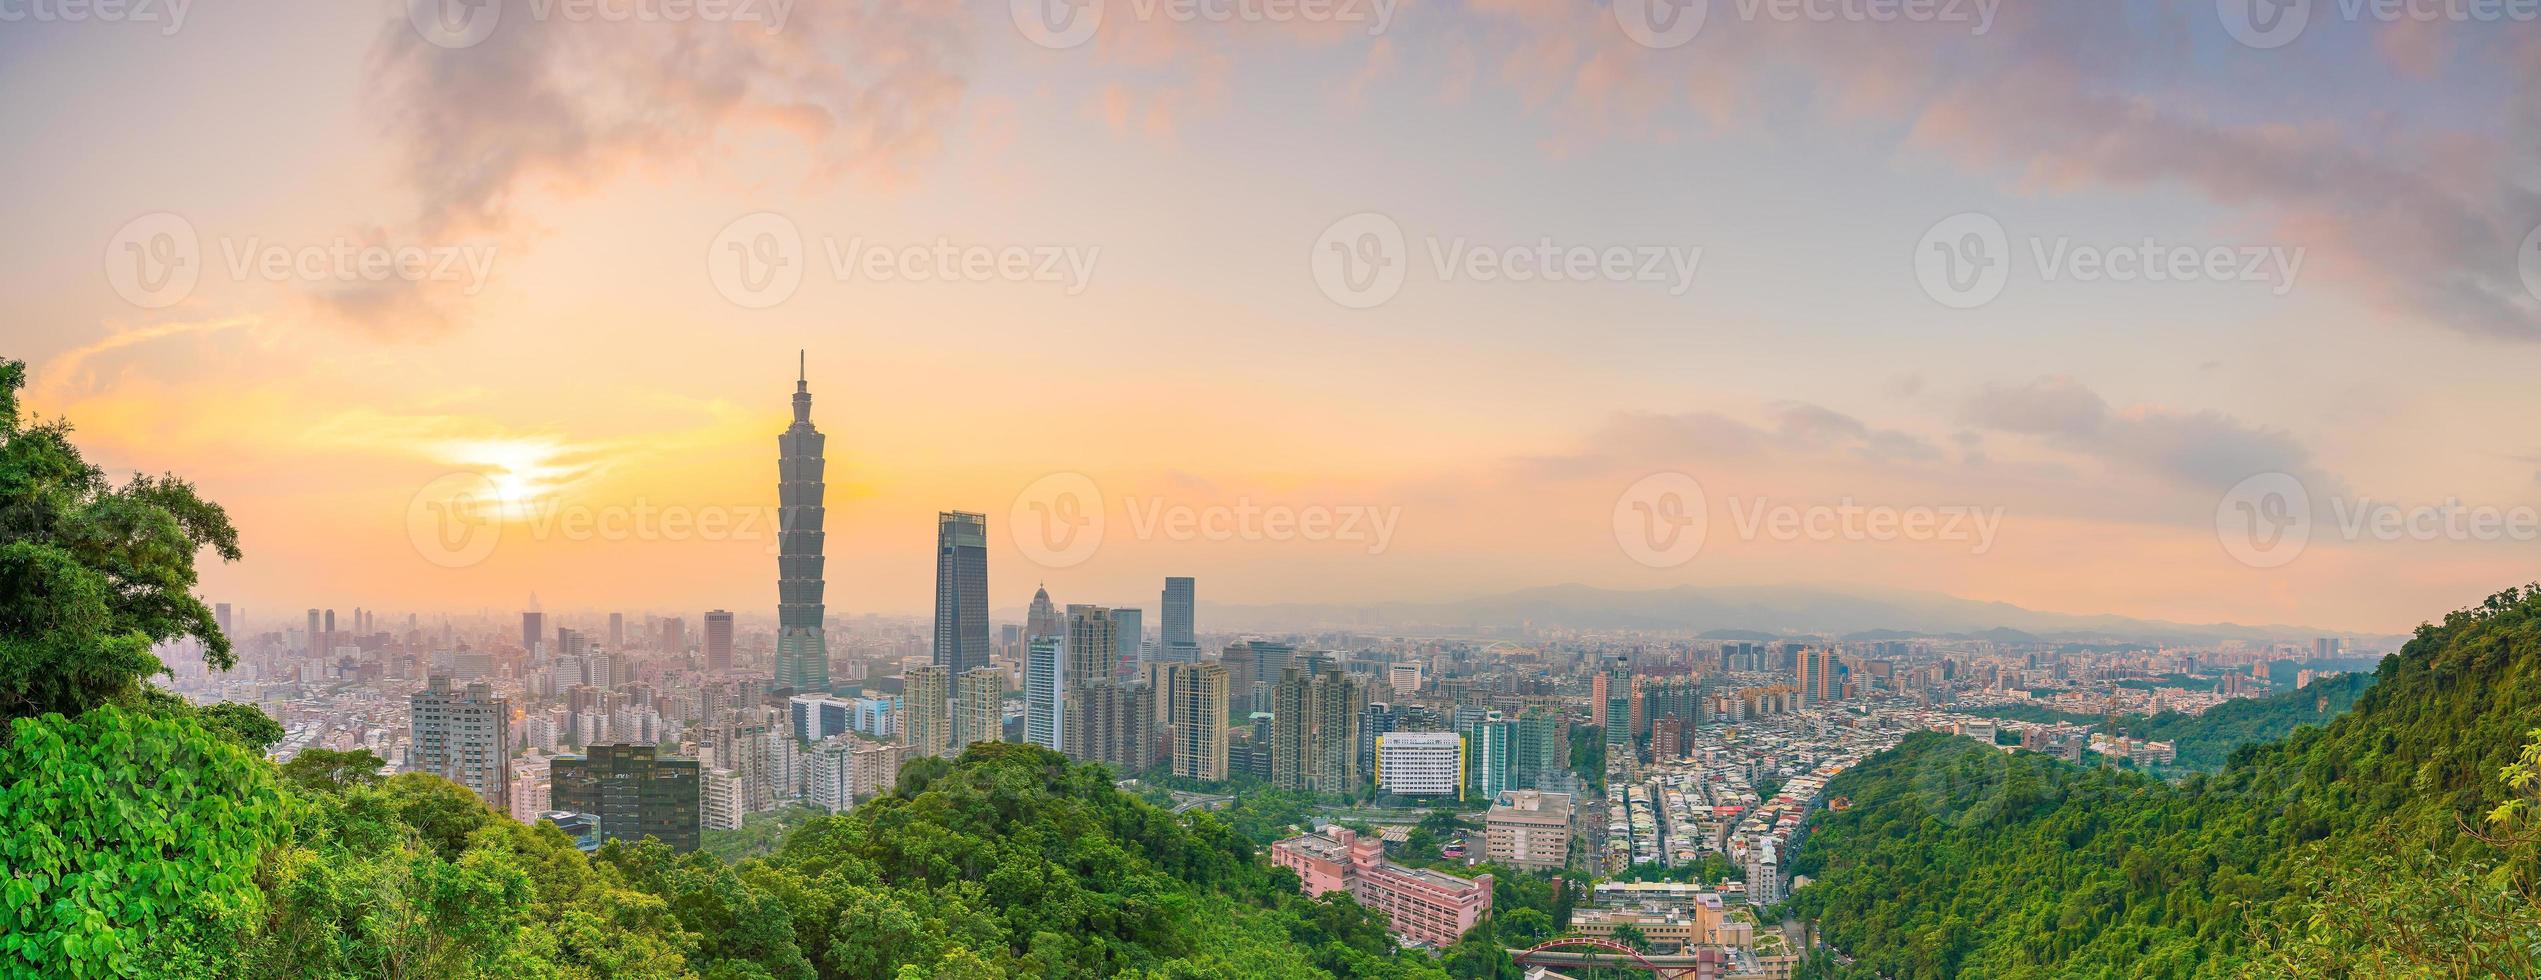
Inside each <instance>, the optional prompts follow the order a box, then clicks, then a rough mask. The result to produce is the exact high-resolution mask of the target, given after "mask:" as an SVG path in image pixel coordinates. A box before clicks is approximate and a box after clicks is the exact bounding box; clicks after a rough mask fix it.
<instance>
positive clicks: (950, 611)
mask: <svg viewBox="0 0 2541 980" xmlns="http://www.w3.org/2000/svg"><path fill="white" fill-rule="evenodd" d="M935 664H936V666H939V667H947V668H951V669H952V671H953V676H955V677H960V676H962V675H963V674H965V673H967V672H970V671H973V670H978V669H979V668H982V667H986V666H988V518H987V517H986V516H984V515H980V514H965V513H961V512H959V511H947V512H944V513H940V514H937V515H935Z"/></svg>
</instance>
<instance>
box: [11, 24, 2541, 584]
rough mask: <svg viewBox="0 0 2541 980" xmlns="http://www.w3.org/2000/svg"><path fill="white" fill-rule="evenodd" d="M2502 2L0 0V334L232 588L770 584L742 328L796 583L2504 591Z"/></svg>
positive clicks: (2516, 36)
mask: <svg viewBox="0 0 2541 980" xmlns="http://www.w3.org/2000/svg"><path fill="white" fill-rule="evenodd" d="M109 11H111V12H109ZM2535 13H2536V12H2535V11H2526V10H2523V9H2522V8H2521V7H2519V6H2516V5H2513V4H2503V5H2480V4H2473V3H2455V4H2445V3H2439V2H2434V0H2426V2H2419V3H2415V4H2412V5H2406V6H2401V7H2386V6H2371V5H2358V4H2354V3H2339V2H2335V0H2311V2H2304V0H2285V2H2279V0H2214V2H2187V0H2182V2H2178V3H2130V4H2098V3H2027V4H2024V3H2018V2H2013V0H2003V2H2000V3H1991V2H1979V0H1936V2H1932V3H1922V2H1916V3H1905V2H1895V3H1891V2H1884V0H1809V2H1799V0H1783V2H1773V0H1710V2H1708V3H1705V2H1701V0H1611V2H1610V3H1583V2H1560V3H1554V2H1527V0H1464V2H1448V0H1399V2H1391V0H1386V2H1380V0H1330V2H1326V0H1312V2H1305V0H1300V2H1287V0H1208V2H1205V3H1203V2H1196V0H1195V2H1181V3H1177V2H1172V0H1048V2H1046V3H1045V2H1042V0H1015V2H1012V3H992V2H967V3H928V2H920V0H859V2H853V3H829V2H820V0H793V2H785V0H730V2H724V0H695V2H689V0H607V2H605V3H593V2H581V0H446V2H445V0H415V2H414V3H412V4H409V3H408V2H407V0H384V2H379V3H372V2H366V0H356V2H352V3H340V4H322V5H310V4H285V3H279V2H267V0H249V2H241V3H233V4H223V5H218V6H215V5H210V4H204V5H200V6H195V5H192V4H190V3H183V4H180V3H178V2H177V0H150V2H147V3H138V4H135V5H132V6H111V5H110V6H109V7H106V8H99V7H83V6H77V5H63V4H58V3H54V2H52V0H45V2H41V3H39V2H35V0H0V129H5V130H6V131H7V132H9V133H11V134H13V138H12V140H11V141H10V143H11V145H10V148H9V150H8V151H7V152H6V153H5V154H0V180H5V181H6V182H7V183H8V184H9V185H10V186H11V187H12V188H14V190H15V192H14V193H11V194H8V195H5V196H0V222H5V225H6V227H7V228H8V229H9V233H8V234H6V235H0V287H5V288H6V289H7V291H8V294H9V295H10V296H11V297H12V300H13V301H12V303H11V304H10V307H11V308H10V310H9V312H8V313H7V314H5V319H0V353H4V354H5V355H6V356H9V357H15V358H21V359H23V360H25V361H26V362H27V363H28V365H29V369H30V374H31V377H32V380H31V382H30V391H29V394H28V396H27V402H28V405H29V407H30V409H31V410H32V411H34V412H36V413H39V414H41V415H44V416H46V417H55V416H58V417H64V418H67V419H69V420H70V421H71V422H72V423H73V424H74V425H75V426H76V427H77V432H78V436H77V438H78V440H79V442H80V444H81V445H82V446H83V447H84V448H85V449H86V451H87V452H88V453H89V454H90V456H91V458H92V459H93V460H94V461H96V462H98V463H99V464H100V465H102V466H105V467H106V468H107V469H108V470H109V471H111V472H114V473H117V474H123V473H129V472H132V471H149V472H160V471H172V472H175V473H177V474H180V475H182V476H184V477H186V478H188V479H190V480H192V481H194V482H196V483H197V484H198V485H199V486H200V487H201V488H202V489H203V490H204V491H205V492H206V494H207V495H208V496H210V497H211V498H212V499H214V500H216V501H218V502H219V503H221V504H222V505H224V506H225V507H226V508H227V509H228V511H229V513H230V515H231V516H232V518H233V520H234V521H235V523H236V524H237V526H238V528H239V531H240V535H241V539H242V545H243V548H244V550H245V553H246V557H245V559H244V560H242V561H240V562H237V563H235V564H232V565H226V566H218V567H208V568H206V569H205V570H204V575H203V585H202V591H203V592H204V593H205V595H206V596H207V597H209V598H211V599H213V600H216V601H229V602H233V603H236V604H239V605H242V606H244V607H246V608H247V609H248V610H249V611H250V614H251V616H254V615H258V614H262V613H268V612H269V613H270V614H271V615H274V616H277V617H284V618H289V617H291V616H293V615H294V614H295V613H296V611H297V610H299V609H302V608H306V607H311V606H319V607H336V608H349V607H353V606H364V607H368V608H376V609H389V610H407V609H421V610H439V609H452V610H473V609H486V610H505V609H512V608H517V607H519V606H521V605H522V604H523V603H524V602H525V601H526V597H527V596H528V595H529V594H531V593H533V592H534V593H536V594H537V595H539V596H540V597H541V601H542V603H543V604H544V605H545V606H546V607H547V608H549V609H592V610H598V609H609V610H628V611H635V610H655V611H662V612H665V613H673V612H679V611H683V610H685V611H694V610H701V609H705V608H714V607H721V608H730V609H736V610H744V611H751V610H764V609H767V608H771V607H772V606H773V604H774V601H775V588H774V578H775V575H774V564H775V562H774V558H773V555H774V543H773V541H774V539H773V535H772V534H771V533H770V532H771V529H772V528H773V526H774V515H773V513H772V508H773V506H774V504H775V498H776V494H775V479H776V473H775V470H776V459H775V455H776V454H775V436H776V434H777V433H778V432H779V431H780V430H782V429H783V428H784V426H785V425H786V423H787V422H788V421H789V417H790V416H789V412H790V408H789V403H788V398H789V396H790V395H791V393H792V391H793V386H794V384H795V381H796V373H797V370H798V358H800V363H801V365H802V366H803V367H804V368H805V369H807V371H808V384H809V387H810V390H811V392H812V394H813V396H814V408H813V412H814V419H815V421H816V423H817V424H818V425H819V426H820V428H821V429H822V430H823V431H824V432H826V433H827V434H828V437H829V441H828V447H829V452H828V478H829V498H828V505H829V509H828V514H827V521H826V529H827V531H828V535H827V553H828V556H829V560H828V571H829V576H828V577H829V583H830V584H829V593H828V594H829V603H830V608H831V610H832V611H833V613H841V614H849V615H854V614H860V613H866V612H881V613H891V614H899V613H914V612H918V611H921V610H923V609H925V608H928V605H929V601H930V600H929V596H930V590H931V588H932V586H933V578H934V563H933V561H932V560H931V554H932V543H933V535H934V524H935V519H934V515H935V514H936V513H937V512H939V511H944V510H965V511H975V512H980V513H984V514H987V515H989V521H990V530H991V542H992V550H991V554H990V584H991V588H992V591H993V592H994V593H995V604H996V605H998V606H999V607H1001V608H1003V607H1008V606H1020V605H1021V604H1022V603H1023V602H1024V601H1025V600H1026V599H1027V598H1028V597H1029V596H1030V594H1031V592H1032V589H1033V588H1034V587H1035V586H1036V585H1038V584H1042V583H1046V584H1047V585H1048V587H1049V589H1050V591H1051V593H1052V595H1053V597H1054V598H1056V599H1058V600H1059V601H1061V602H1077V601H1084V602H1100V603H1112V604H1120V605H1144V604H1152V603H1153V602H1154V601H1155V598H1154V597H1155V595H1156V592H1157V589H1158V587H1159V585H1160V582H1161V579H1162V578H1163V577H1164V576H1167V575H1192V576H1195V577H1197V578H1198V579H1199V581H1200V583H1201V584H1200V593H1201V596H1202V599H1203V601H1204V603H1205V602H1223V603H1287V602H1336V603H1349V602H1371V601H1391V600H1435V599H1450V598H1463V597H1469V596H1474V595H1484V594H1490V593H1495V592H1499V591H1504V590H1512V589H1519V588H1527V587H1533V586H1541V585H1549V584H1556V583H1570V582H1578V583H1587V584H1591V585H1597V586H1602V587H1608V588H1617V589H1649V588H1666V587H1673V586H1679V585H1698V586H1702V585H1711V586H1723V585H1756V584H1806V585H1817V586H1829V587H1839V588H1850V589H1860V590H1887V591H1895V590H1913V591H1929V592H1937V593H1947V594H1950V595H1956V596H1962V597H1967V598H1974V599H1984V600H1997V601H2003V602H2010V603H2014V604H2018V605H2021V606H2026V607H2030V608H2034V609H2041V610H2050V611H2060V612H2071V613H2083V614H2097V613H2114V614H2120V615H2128V616H2138V617H2145V618H2154V619H2167V620H2177V621H2186V622H2199V623H2203V622H2219V621H2233V622H2242V623H2285V624H2298V625H2305V626H2316V627H2322V628H2331V629H2342V630H2369V631H2401V630H2406V629H2408V628H2409V627H2411V626H2412V625H2414V624H2415V623H2417V622H2420V621H2423V620H2426V619H2429V618H2433V617H2438V616H2440V615H2441V614H2442V613H2443V612H2444V611H2445V610H2448V609H2452V608H2456V607H2459V606H2462V605H2465V604H2468V603H2472V602H2475V601H2476V600H2477V599H2479V598H2480V597H2482V596H2484V595H2486V594H2488V593H2491V592H2494V591H2498V590H2500V589H2503V588H2505V587H2508V586H2510V585H2514V584H2518V583H2522V582H2526V581H2530V580H2533V579H2535V578H2541V574H2536V571H2535V567H2534V566H2535V562H2534V561H2533V556H2534V555H2535V554H2536V553H2541V513H2536V510H2535V508H2537V507H2541V492H2536V491H2541V437H2536V436H2534V435H2533V434H2532V433H2531V432H2530V431H2529V427H2528V425H2527V421H2528V419H2529V418H2530V417H2531V415H2532V412H2531V409H2532V408H2533V407H2534V405H2535V396H2534V395H2533V394H2532V387H2531V383H2530V379H2531V378H2532V377H2533V376H2534V369H2535V368H2536V367H2541V237H2536V236H2541V232H2537V231H2536V229H2541V166H2536V163H2541V108H2536V101H2535V99H2536V96H2541V25H2536V24H2534V23H2533V22H2532V19H2533V16H2534V14H2535ZM1204 626H1205V624H1204Z"/></svg>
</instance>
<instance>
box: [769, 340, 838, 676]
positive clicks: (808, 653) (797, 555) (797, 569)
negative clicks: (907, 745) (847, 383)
mask: <svg viewBox="0 0 2541 980" xmlns="http://www.w3.org/2000/svg"><path fill="white" fill-rule="evenodd" d="M821 439H822V436H821V431H820V430H819V429H815V428H812V386H811V382H810V380H809V375H808V374H807V373H805V371H804V365H803V364H802V363H801V362H798V365H797V368H796V372H795V380H794V424H793V425H791V426H787V427H786V429H785V432H784V433H782V434H780V435H778V436H777V437H776V448H777V460H776V473H777V477H776V479H777V483H776V496H777V506H778V511H777V515H778V516H777V551H776V623H777V633H776V686H777V687H780V688H792V689H794V691H795V693H798V694H827V693H829V640H828V638H827V637H826V636H824V635H823V634H822V632H821V616H822V613H823V610H824V609H825V608H826V607H824V606H823V605H822V604H821V585H822V583H821V518H822V516H823V514H824V513H825V511H824V509H823V508H822V507H821V488H822V482H821V470H822V466H823V463H822V457H821Z"/></svg>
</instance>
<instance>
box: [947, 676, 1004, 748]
mask: <svg viewBox="0 0 2541 980" xmlns="http://www.w3.org/2000/svg"><path fill="white" fill-rule="evenodd" d="M1005 708H1006V672H1005V671H1003V670H999V669H997V668H995V667H978V668H974V669H971V670H966V671H963V672H961V673H960V674H958V675H956V676H955V677H954V678H953V743H952V752H953V754H954V755H960V754H961V753H962V752H963V750H966V749H968V748H970V747H971V745H972V744H973V743H976V742H995V741H1000V740H1002V739H1003V737H1004V735H1005V718H1006V710H1005Z"/></svg>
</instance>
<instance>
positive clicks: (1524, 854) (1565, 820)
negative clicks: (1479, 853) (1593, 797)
mask: <svg viewBox="0 0 2541 980" xmlns="http://www.w3.org/2000/svg"><path fill="white" fill-rule="evenodd" d="M1483 836H1484V839H1485V841H1486V843H1485V844H1484V853H1485V854H1486V855H1487V856H1488V857H1489V858H1490V860H1491V863H1493V864H1505V865H1508V866H1510V867H1513V868H1525V869H1528V870H1531V871H1560V870H1562V868H1563V867H1564V866H1566V865H1568V864H1569V863H1570V841H1571V798H1570V795H1569V794H1566V793H1544V792H1538V791H1536V790H1531V789H1514V790H1510V791H1508V792H1505V793H1501V794H1500V795H1499V796H1497V797H1495V798H1494V799H1493V801H1492V804H1491V812H1490V814H1489V815H1488V816H1486V817H1484V818H1483Z"/></svg>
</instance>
